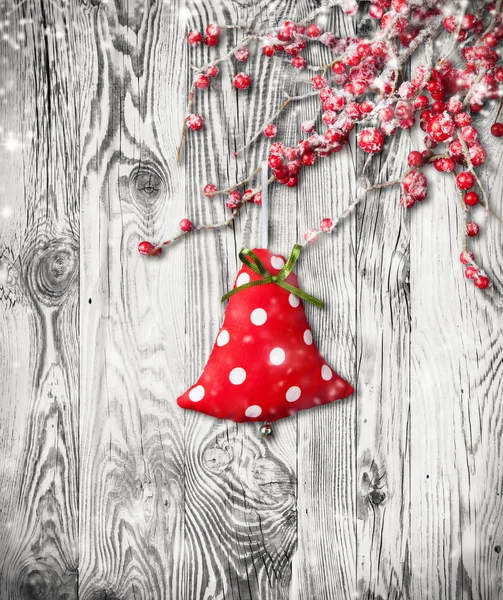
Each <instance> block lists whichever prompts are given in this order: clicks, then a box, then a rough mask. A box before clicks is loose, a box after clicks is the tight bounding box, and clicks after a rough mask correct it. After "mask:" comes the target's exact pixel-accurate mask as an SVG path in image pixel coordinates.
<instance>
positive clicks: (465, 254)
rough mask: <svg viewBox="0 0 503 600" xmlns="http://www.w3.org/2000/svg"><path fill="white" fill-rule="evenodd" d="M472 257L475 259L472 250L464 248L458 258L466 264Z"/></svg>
mask: <svg viewBox="0 0 503 600" xmlns="http://www.w3.org/2000/svg"><path fill="white" fill-rule="evenodd" d="M474 259H475V256H474V254H473V252H467V251H466V250H465V251H463V252H461V254H460V255H459V260H460V261H461V263H463V264H464V265H467V264H469V263H471V262H473V261H474Z"/></svg>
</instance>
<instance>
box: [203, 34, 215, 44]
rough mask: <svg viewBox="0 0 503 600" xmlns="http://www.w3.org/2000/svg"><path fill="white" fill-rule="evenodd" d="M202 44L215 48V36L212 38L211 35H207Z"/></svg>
mask: <svg viewBox="0 0 503 600" xmlns="http://www.w3.org/2000/svg"><path fill="white" fill-rule="evenodd" d="M204 43H205V44H206V45H207V46H210V47H211V46H216V45H217V44H218V37H216V36H212V35H207V36H206V37H205V38H204Z"/></svg>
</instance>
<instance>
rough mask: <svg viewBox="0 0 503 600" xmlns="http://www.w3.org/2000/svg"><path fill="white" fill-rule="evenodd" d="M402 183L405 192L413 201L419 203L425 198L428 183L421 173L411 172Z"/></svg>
mask: <svg viewBox="0 0 503 600" xmlns="http://www.w3.org/2000/svg"><path fill="white" fill-rule="evenodd" d="M402 183H403V189H404V190H405V192H406V193H407V194H408V195H410V196H412V197H413V198H414V200H419V201H420V202H421V201H422V200H424V199H425V198H426V194H427V184H428V182H427V180H426V177H425V176H424V174H423V173H421V171H416V170H414V171H411V172H410V173H409V174H408V175H407V176H406V177H405V178H404V180H403V182H402Z"/></svg>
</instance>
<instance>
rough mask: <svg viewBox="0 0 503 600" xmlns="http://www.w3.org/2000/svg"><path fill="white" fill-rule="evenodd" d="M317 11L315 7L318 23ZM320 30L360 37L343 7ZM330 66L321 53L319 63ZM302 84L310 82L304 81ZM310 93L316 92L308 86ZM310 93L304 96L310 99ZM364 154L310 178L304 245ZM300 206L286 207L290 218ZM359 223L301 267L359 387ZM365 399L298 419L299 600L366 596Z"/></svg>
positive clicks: (345, 155)
mask: <svg viewBox="0 0 503 600" xmlns="http://www.w3.org/2000/svg"><path fill="white" fill-rule="evenodd" d="M315 7H316V3H312V2H311V3H305V6H304V7H303V12H304V15H305V14H309V12H310V11H311V10H313V8H315ZM316 22H317V23H318V24H319V25H320V26H321V27H322V29H323V30H324V31H333V32H336V35H340V36H341V37H345V36H350V35H354V31H355V30H354V21H353V20H352V19H349V18H348V17H347V16H346V15H344V13H343V12H342V11H341V10H339V9H337V8H335V9H332V10H330V11H327V12H326V13H325V14H323V13H322V14H321V15H320V16H319V17H318V18H317V19H316ZM329 61H330V54H329V53H328V52H327V51H326V49H323V48H322V49H320V48H318V47H316V51H313V53H312V54H310V55H309V59H308V62H309V63H310V64H324V63H326V62H329ZM299 78H302V79H308V78H309V75H307V74H305V73H303V74H302V76H301V77H299ZM304 88H307V86H304ZM304 88H301V90H299V92H300V91H302V90H303V89H304ZM319 110H320V101H319V99H318V98H317V97H316V98H313V99H310V100H308V101H306V102H302V108H301V109H300V111H299V113H298V116H297V118H296V119H295V131H296V132H297V135H298V132H300V126H301V123H302V121H304V120H306V119H312V118H313V115H317V114H318V113H319ZM355 166H356V165H355V154H354V147H353V146H351V148H350V147H347V148H344V150H343V151H342V152H340V153H338V154H336V155H333V156H330V157H327V158H324V159H320V160H319V161H318V163H317V164H316V165H315V167H313V168H309V169H305V170H304V171H303V172H302V173H301V177H300V182H299V187H298V191H297V194H296V199H295V200H296V216H297V219H296V220H297V221H298V224H297V228H296V232H295V236H296V238H295V239H297V240H298V239H300V238H301V236H302V234H303V232H304V231H305V230H306V229H307V228H309V227H313V226H318V225H319V222H320V221H321V219H323V218H325V217H334V218H335V217H337V216H338V215H339V214H340V213H341V212H342V211H343V210H344V209H345V208H346V206H347V205H348V204H349V203H350V202H351V200H352V199H353V197H354V196H355V195H356V177H355ZM290 204H291V200H290V199H289V198H288V197H286V198H285V199H284V211H283V215H284V216H283V218H284V219H289V218H290V219H291V216H289V214H291V213H289V208H290ZM356 248H357V243H356V238H355V218H354V214H353V215H352V217H350V218H349V219H347V220H346V221H345V222H343V223H341V225H340V226H339V227H338V228H337V229H336V231H335V232H334V233H333V235H331V236H330V237H326V236H323V237H322V239H320V241H319V242H317V243H316V244H315V245H314V246H312V247H307V248H306V250H305V251H304V253H303V256H302V257H301V260H300V261H299V272H300V283H301V285H302V286H304V287H305V289H307V290H309V291H311V292H313V293H315V295H318V296H319V297H321V298H323V300H324V301H325V308H324V309H323V310H319V309H317V308H314V307H311V306H306V312H307V314H308V319H309V322H310V325H311V329H312V330H313V334H314V338H315V341H316V343H317V345H318V348H319V349H320V351H321V353H322V354H323V356H324V357H325V359H326V360H327V362H328V363H329V364H330V365H331V366H332V367H333V368H334V369H335V370H336V371H337V372H339V373H340V374H341V376H343V377H345V378H346V379H347V380H348V381H351V382H352V383H353V385H354V384H355V382H356V369H355V350H356V346H355V331H356V295H355V294H356V281H355V268H354V265H355V258H356V257H355V253H356ZM356 406H357V400H356V394H354V395H352V396H350V397H349V398H348V399H347V400H345V401H342V402H336V403H335V404H332V405H328V406H322V407H319V408H316V409H313V410H310V411H306V412H303V413H300V414H299V415H298V417H297V418H298V436H297V440H298V441H297V465H298V498H297V515H298V517H297V518H298V550H297V552H296V555H295V558H294V573H293V580H292V589H291V597H292V598H302V599H306V600H307V599H311V598H317V599H319V600H322V599H326V600H336V599H341V600H346V599H347V598H349V597H351V596H352V594H354V592H355V591H356V524H355V518H354V516H355V500H356V498H355V486H354V485H353V484H352V481H353V480H354V479H355V476H356V473H355V469H356V462H355V445H354V440H355V438H354V433H355V424H356V423H355V416H356Z"/></svg>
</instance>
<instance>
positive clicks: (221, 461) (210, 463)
mask: <svg viewBox="0 0 503 600" xmlns="http://www.w3.org/2000/svg"><path fill="white" fill-rule="evenodd" d="M231 462H232V455H231V453H230V452H229V451H228V450H224V449H223V448H219V447H216V446H213V447H211V448H206V450H205V451H204V453H203V465H204V466H205V467H206V469H207V470H208V471H210V472H211V473H222V471H225V470H226V469H227V468H228V467H229V465H230V464H231Z"/></svg>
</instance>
